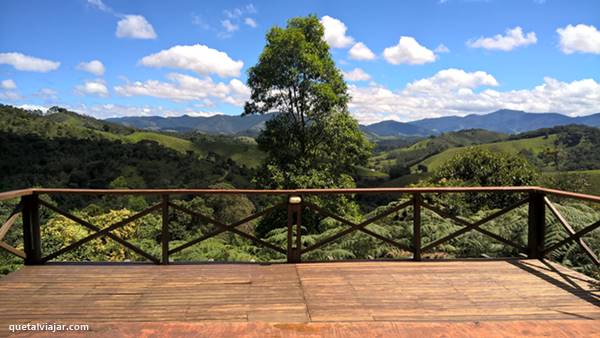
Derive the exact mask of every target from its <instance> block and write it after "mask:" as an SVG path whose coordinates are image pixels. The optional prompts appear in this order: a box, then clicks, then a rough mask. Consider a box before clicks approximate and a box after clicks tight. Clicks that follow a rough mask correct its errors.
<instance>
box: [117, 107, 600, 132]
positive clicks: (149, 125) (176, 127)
mask: <svg viewBox="0 0 600 338" xmlns="http://www.w3.org/2000/svg"><path fill="white" fill-rule="evenodd" d="M272 117H273V114H266V115H249V116H234V115H215V116H210V117H194V116H188V115H184V116H178V117H158V116H140V117H120V118H111V119H107V121H110V122H114V123H119V124H122V125H126V126H130V127H134V128H139V129H149V130H157V131H179V132H188V131H198V132H202V133H208V134H237V135H256V134H257V133H258V132H259V131H260V130H261V129H262V128H264V125H265V122H266V121H268V120H270V119H271V118H272ZM567 124H582V125H587V126H592V127H600V113H597V114H594V115H588V116H580V117H570V116H566V115H562V114H558V113H527V112H523V111H516V110H507V109H502V110H498V111H495V112H493V113H489V114H482V115H476V114H472V115H467V116H462V117H461V116H448V117H438V118H429V119H422V120H417V121H412V122H398V121H381V122H378V123H374V124H370V125H366V126H365V125H361V129H362V130H363V131H364V132H365V133H366V134H367V135H370V136H372V137H394V136H429V135H437V134H440V133H445V132H450V131H459V130H464V129H485V130H489V131H494V132H499V133H507V134H516V133H521V132H526V131H530V130H535V129H540V128H551V127H555V126H560V125H567Z"/></svg>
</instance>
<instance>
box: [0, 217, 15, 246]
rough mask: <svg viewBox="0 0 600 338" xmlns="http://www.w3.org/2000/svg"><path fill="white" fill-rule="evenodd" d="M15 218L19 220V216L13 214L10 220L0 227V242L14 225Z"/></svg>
mask: <svg viewBox="0 0 600 338" xmlns="http://www.w3.org/2000/svg"><path fill="white" fill-rule="evenodd" d="M17 218H19V214H14V215H12V216H10V218H9V219H8V220H7V221H6V222H5V223H4V224H3V225H2V227H0V241H2V240H3V239H4V236H6V233H8V230H10V228H11V227H12V226H13V224H15V221H16V220H17Z"/></svg>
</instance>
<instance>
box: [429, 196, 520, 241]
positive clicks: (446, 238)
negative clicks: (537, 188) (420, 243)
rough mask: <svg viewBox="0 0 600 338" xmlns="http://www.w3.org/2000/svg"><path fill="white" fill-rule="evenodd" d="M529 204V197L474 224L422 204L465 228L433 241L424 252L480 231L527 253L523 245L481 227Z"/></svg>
mask: <svg viewBox="0 0 600 338" xmlns="http://www.w3.org/2000/svg"><path fill="white" fill-rule="evenodd" d="M527 202H529V197H527V198H525V199H523V200H521V201H518V202H516V203H514V204H512V205H510V206H508V207H506V208H504V209H501V210H498V211H496V212H494V213H492V214H491V215H488V216H486V217H484V218H482V219H480V220H479V221H477V222H474V223H470V222H467V221H465V220H463V219H462V218H459V217H456V216H454V215H450V214H449V213H447V212H445V211H443V210H441V209H439V208H437V207H435V206H433V205H430V204H428V203H425V202H422V205H423V207H424V208H427V209H429V210H431V211H433V212H435V213H436V214H438V215H440V216H441V217H444V218H448V219H451V220H453V221H454V222H456V223H458V224H460V225H463V226H464V228H462V229H460V230H458V231H456V232H453V233H451V234H449V235H447V236H444V237H442V238H440V239H438V240H435V241H433V242H431V243H429V244H427V245H425V246H424V247H423V248H422V250H423V251H428V250H431V249H433V248H434V247H436V246H438V245H440V244H442V243H445V242H447V241H449V240H451V239H453V238H455V237H458V236H460V235H462V234H464V233H466V232H468V231H470V230H475V231H478V232H480V233H482V234H484V235H487V236H489V237H492V238H494V239H495V240H497V241H500V242H502V243H505V244H507V245H510V246H512V247H515V248H517V249H519V250H520V251H521V252H526V251H527V249H526V248H524V247H522V246H521V245H519V244H517V243H514V242H512V241H509V240H507V239H505V238H503V237H500V236H498V235H496V234H495V233H493V232H490V231H487V230H485V229H481V228H480V226H482V225H483V224H485V223H487V222H489V221H491V220H493V219H495V218H497V217H500V216H502V215H504V214H506V213H507V212H510V211H512V210H514V209H516V208H518V207H520V206H522V205H524V204H525V203H527Z"/></svg>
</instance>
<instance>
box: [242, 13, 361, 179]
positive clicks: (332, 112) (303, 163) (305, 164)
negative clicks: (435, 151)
mask: <svg viewBox="0 0 600 338" xmlns="http://www.w3.org/2000/svg"><path fill="white" fill-rule="evenodd" d="M323 31H324V29H323V26H322V25H321V23H320V22H319V20H318V19H317V17H316V16H314V15H310V16H308V17H298V18H293V19H290V20H289V21H288V24H287V27H286V28H281V27H273V28H272V29H271V30H270V31H269V32H268V33H267V36H266V40H267V42H266V45H265V48H264V50H263V52H262V54H261V55H260V58H259V61H258V63H257V64H256V65H255V66H253V67H251V68H250V70H249V72H248V86H249V87H250V89H251V92H252V94H251V98H250V100H249V101H248V102H246V104H245V107H244V114H264V113H268V112H275V113H277V116H276V117H274V118H273V119H271V120H270V121H268V122H267V123H266V128H265V129H264V130H263V132H262V133H261V134H260V135H259V137H258V144H259V147H260V148H261V149H262V150H263V151H265V152H266V153H267V159H266V163H265V170H263V173H264V174H265V175H266V177H267V179H266V181H265V182H263V183H264V184H265V185H270V186H271V187H280V188H296V187H330V186H348V185H352V184H353V183H352V180H351V179H349V176H348V174H351V173H352V171H353V168H354V166H355V165H357V164H364V163H366V161H367V158H368V156H369V154H370V150H371V145H370V143H369V142H368V141H367V140H366V138H365V137H364V136H363V134H362V133H361V132H360V130H359V127H358V123H357V122H356V120H354V119H353V118H352V117H351V116H350V114H349V113H348V109H347V104H348V100H349V98H350V97H349V95H348V91H347V87H346V83H345V82H344V80H343V77H342V74H341V72H340V71H339V69H337V68H336V67H335V63H334V61H333V59H332V58H331V55H330V53H329V46H328V45H327V43H326V42H325V41H324V40H323Z"/></svg>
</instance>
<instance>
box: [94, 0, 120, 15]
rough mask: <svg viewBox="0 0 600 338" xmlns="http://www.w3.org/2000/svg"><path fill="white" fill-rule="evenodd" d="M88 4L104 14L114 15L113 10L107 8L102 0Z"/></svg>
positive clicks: (95, 0)
mask: <svg viewBox="0 0 600 338" xmlns="http://www.w3.org/2000/svg"><path fill="white" fill-rule="evenodd" d="M87 2H88V4H89V5H90V6H92V7H96V8H97V9H99V10H101V11H103V12H106V13H111V14H114V11H113V10H112V8H110V7H108V6H106V5H105V4H104V2H102V0H87Z"/></svg>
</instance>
